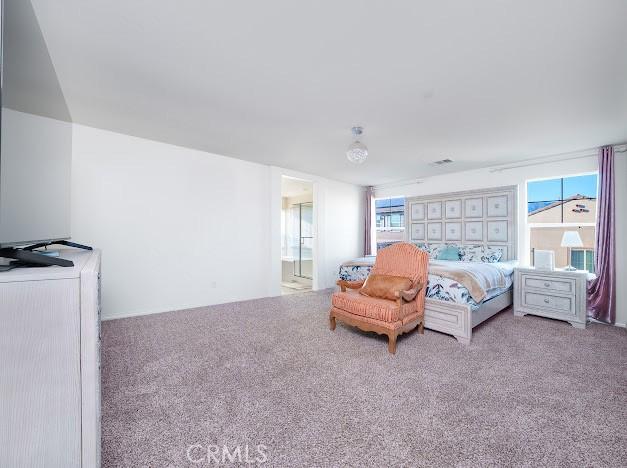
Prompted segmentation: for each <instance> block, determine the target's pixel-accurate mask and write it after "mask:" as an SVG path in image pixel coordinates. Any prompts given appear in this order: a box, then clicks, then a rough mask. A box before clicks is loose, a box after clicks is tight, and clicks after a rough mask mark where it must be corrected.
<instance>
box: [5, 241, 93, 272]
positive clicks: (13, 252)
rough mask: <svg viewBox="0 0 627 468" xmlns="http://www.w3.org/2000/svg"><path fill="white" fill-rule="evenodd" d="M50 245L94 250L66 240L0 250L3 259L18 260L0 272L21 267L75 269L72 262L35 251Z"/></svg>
mask: <svg viewBox="0 0 627 468" xmlns="http://www.w3.org/2000/svg"><path fill="white" fill-rule="evenodd" d="M50 245H65V246H67V247H74V248H76V249H83V250H93V249H92V248H91V247H89V246H87V245H82V244H76V243H74V242H70V241H66V240H58V241H50V242H40V243H38V244H33V245H29V246H27V247H22V248H19V249H18V248H15V247H4V248H1V249H0V257H3V258H12V259H14V260H17V261H15V262H11V263H10V264H9V265H7V266H6V268H3V267H1V266H0V271H1V270H2V269H8V270H10V269H13V268H19V267H37V266H52V265H54V266H60V267H73V266H74V262H72V261H71V260H66V259H64V258H58V257H51V256H49V255H46V254H44V253H42V252H37V251H36V250H35V249H40V248H42V247H48V246H50Z"/></svg>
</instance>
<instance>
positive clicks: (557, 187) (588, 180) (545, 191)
mask: <svg viewBox="0 0 627 468" xmlns="http://www.w3.org/2000/svg"><path fill="white" fill-rule="evenodd" d="M562 180H563V187H564V193H562ZM573 195H583V196H585V197H588V198H596V197H597V174H589V175H583V176H575V177H564V178H563V179H548V180H537V181H534V182H528V183H527V201H528V203H527V212H528V213H530V212H532V211H534V210H537V209H538V208H542V207H543V206H546V205H549V204H551V203H553V202H555V201H559V200H565V199H567V198H569V197H572V196H573Z"/></svg>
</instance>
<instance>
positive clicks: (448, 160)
mask: <svg viewBox="0 0 627 468" xmlns="http://www.w3.org/2000/svg"><path fill="white" fill-rule="evenodd" d="M452 162H453V160H452V159H449V158H446V159H440V160H439V161H434V162H432V163H431V165H432V166H444V165H445V164H451V163H452Z"/></svg>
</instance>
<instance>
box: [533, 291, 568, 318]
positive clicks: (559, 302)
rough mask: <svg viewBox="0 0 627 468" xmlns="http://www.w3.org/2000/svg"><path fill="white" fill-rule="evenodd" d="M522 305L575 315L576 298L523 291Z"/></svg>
mask: <svg viewBox="0 0 627 468" xmlns="http://www.w3.org/2000/svg"><path fill="white" fill-rule="evenodd" d="M522 305H523V307H534V308H541V309H550V310H553V311H557V312H560V313H566V314H572V315H575V300H574V298H573V297H565V296H554V295H552V294H542V293H536V292H531V291H523V304H522Z"/></svg>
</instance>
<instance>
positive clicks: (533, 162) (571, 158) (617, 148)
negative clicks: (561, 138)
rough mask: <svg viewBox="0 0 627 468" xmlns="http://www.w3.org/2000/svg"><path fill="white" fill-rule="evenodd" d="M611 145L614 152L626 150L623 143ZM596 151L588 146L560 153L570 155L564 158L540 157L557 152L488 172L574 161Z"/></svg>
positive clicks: (590, 155) (591, 155)
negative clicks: (584, 148)
mask: <svg viewBox="0 0 627 468" xmlns="http://www.w3.org/2000/svg"><path fill="white" fill-rule="evenodd" d="M613 146H614V152H615V153H624V152H626V151H627V145H625V144H621V145H613ZM598 152H599V148H590V149H587V150H582V151H573V152H571V153H562V155H567V154H570V155H571V156H567V157H565V158H561V159H549V160H544V161H542V160H540V159H546V158H552V157H553V158H556V157H558V156H560V155H559V154H557V155H553V156H541V157H539V158H532V159H527V160H525V161H523V164H516V165H514V166H505V167H493V168H490V172H503V171H509V170H511V169H520V168H522V167H531V166H540V165H544V164H552V163H557V162H563V161H575V160H577V159H585V158H592V157H595V156H597V155H598ZM582 153H585V154H582ZM525 162H526V164H525Z"/></svg>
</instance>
